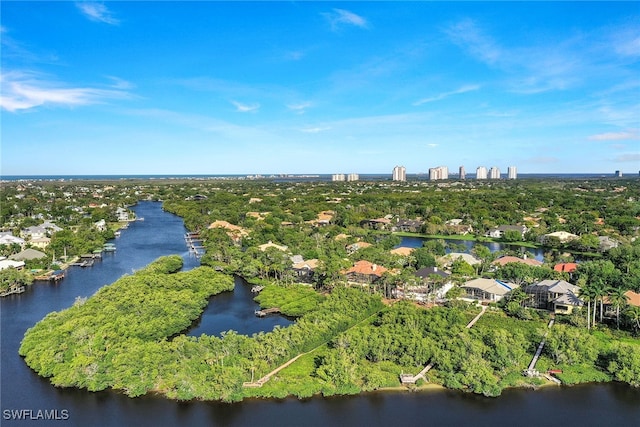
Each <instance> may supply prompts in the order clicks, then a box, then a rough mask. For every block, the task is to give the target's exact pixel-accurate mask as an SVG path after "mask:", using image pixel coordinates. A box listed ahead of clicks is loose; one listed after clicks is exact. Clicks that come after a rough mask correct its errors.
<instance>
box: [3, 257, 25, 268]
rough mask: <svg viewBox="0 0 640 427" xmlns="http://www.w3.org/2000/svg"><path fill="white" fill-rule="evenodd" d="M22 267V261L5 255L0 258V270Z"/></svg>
mask: <svg viewBox="0 0 640 427" xmlns="http://www.w3.org/2000/svg"><path fill="white" fill-rule="evenodd" d="M22 267H24V261H13V260H10V259H6V258H5V257H2V259H0V270H4V269H5V268H15V269H18V270H20V269H22Z"/></svg>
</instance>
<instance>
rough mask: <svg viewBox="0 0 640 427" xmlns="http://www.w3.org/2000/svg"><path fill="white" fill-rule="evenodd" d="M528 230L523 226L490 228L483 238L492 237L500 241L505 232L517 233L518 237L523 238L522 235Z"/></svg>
mask: <svg viewBox="0 0 640 427" xmlns="http://www.w3.org/2000/svg"><path fill="white" fill-rule="evenodd" d="M527 230H528V228H527V227H526V226H524V225H501V226H499V227H495V228H492V229H491V230H489V231H487V232H486V233H485V237H493V238H494V239H500V238H502V237H504V233H505V232H507V231H517V232H518V233H520V236H521V237H522V238H524V234H525V233H526V232H527Z"/></svg>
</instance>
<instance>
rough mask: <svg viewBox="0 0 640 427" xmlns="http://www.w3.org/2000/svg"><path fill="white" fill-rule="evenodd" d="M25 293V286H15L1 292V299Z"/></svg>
mask: <svg viewBox="0 0 640 427" xmlns="http://www.w3.org/2000/svg"><path fill="white" fill-rule="evenodd" d="M23 292H24V286H22V285H20V286H18V285H16V284H13V285H11V286H10V287H9V289H7V290H6V291H4V292H0V297H6V296H9V295H12V294H21V293H23Z"/></svg>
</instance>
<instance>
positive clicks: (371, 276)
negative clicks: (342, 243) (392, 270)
mask: <svg viewBox="0 0 640 427" xmlns="http://www.w3.org/2000/svg"><path fill="white" fill-rule="evenodd" d="M386 271H387V269H386V268H384V267H382V266H381V265H376V264H373V263H371V262H369V261H365V260H362V261H358V262H356V263H355V264H354V265H353V267H351V268H349V269H348V270H345V271H343V274H345V275H346V276H347V280H348V281H350V282H357V283H373V282H375V281H376V280H378V279H380V278H381V277H382V275H383V274H384V273H385V272H386Z"/></svg>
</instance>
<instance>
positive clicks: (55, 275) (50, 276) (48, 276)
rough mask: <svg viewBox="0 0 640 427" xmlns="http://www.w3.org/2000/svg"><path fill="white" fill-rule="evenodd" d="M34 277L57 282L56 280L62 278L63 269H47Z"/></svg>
mask: <svg viewBox="0 0 640 427" xmlns="http://www.w3.org/2000/svg"><path fill="white" fill-rule="evenodd" d="M34 279H36V280H42V281H54V282H57V281H58V280H62V279H64V270H55V271H49V272H47V273H45V274H42V275H40V276H36V277H34Z"/></svg>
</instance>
